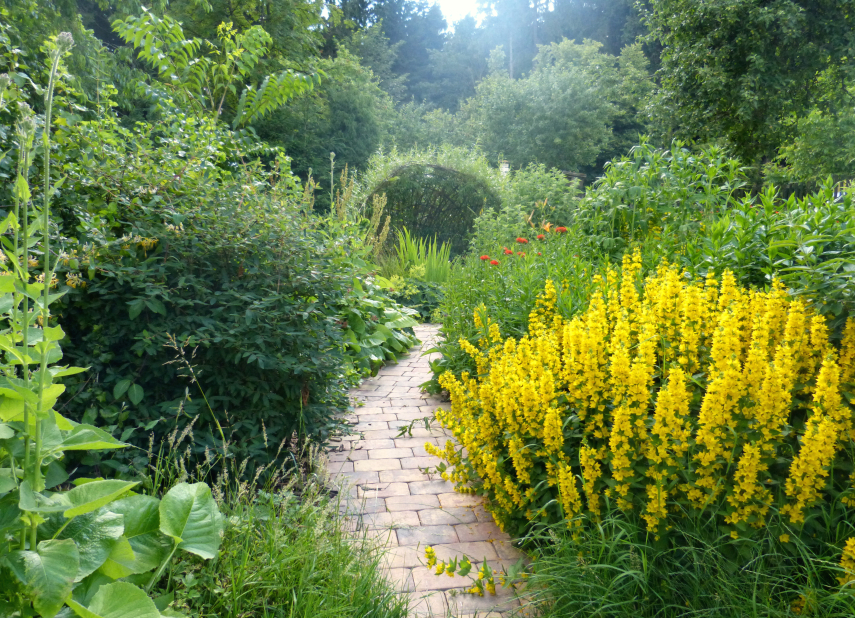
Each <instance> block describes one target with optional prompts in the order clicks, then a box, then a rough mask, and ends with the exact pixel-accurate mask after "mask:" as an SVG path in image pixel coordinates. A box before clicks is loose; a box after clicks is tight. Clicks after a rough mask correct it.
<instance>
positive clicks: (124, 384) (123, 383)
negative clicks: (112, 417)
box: [113, 380, 133, 399]
mask: <svg viewBox="0 0 855 618" xmlns="http://www.w3.org/2000/svg"><path fill="white" fill-rule="evenodd" d="M131 384H133V382H131V381H130V380H119V382H118V383H117V384H116V386H114V387H113V398H114V399H118V398H119V397H121V396H122V395H124V394H125V393H126V392H127V390H128V389H129V388H130V386H131Z"/></svg>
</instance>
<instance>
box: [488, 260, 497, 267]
mask: <svg viewBox="0 0 855 618" xmlns="http://www.w3.org/2000/svg"><path fill="white" fill-rule="evenodd" d="M490 264H492V265H493V266H498V265H499V260H490Z"/></svg>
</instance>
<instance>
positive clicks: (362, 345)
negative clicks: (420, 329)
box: [341, 280, 418, 375]
mask: <svg viewBox="0 0 855 618" xmlns="http://www.w3.org/2000/svg"><path fill="white" fill-rule="evenodd" d="M353 285H354V290H353V298H352V299H351V300H349V302H348V304H347V307H346V308H345V309H344V310H343V312H342V314H341V320H343V322H344V323H343V326H342V327H343V328H344V329H345V332H344V340H345V349H346V350H347V353H348V360H349V362H350V363H351V367H353V369H354V370H355V372H356V373H357V374H358V375H369V374H373V373H376V372H377V369H379V368H380V367H382V366H383V364H384V363H385V362H386V361H390V360H391V361H395V360H397V357H398V355H399V354H404V353H405V352H406V351H407V350H408V349H409V348H411V347H412V346H413V345H415V344H416V343H417V342H418V340H417V339H416V338H415V335H413V334H412V327H413V326H415V325H416V324H418V321H417V320H416V319H415V316H416V312H415V311H414V310H412V309H409V308H407V307H400V306H395V305H394V304H392V303H390V302H389V297H388V296H387V295H386V293H385V292H384V291H382V290H381V288H379V287H377V286H376V285H374V284H373V283H372V282H370V281H365V282H364V283H360V282H359V281H356V280H354V282H353ZM405 329H406V330H405ZM406 331H409V332H406Z"/></svg>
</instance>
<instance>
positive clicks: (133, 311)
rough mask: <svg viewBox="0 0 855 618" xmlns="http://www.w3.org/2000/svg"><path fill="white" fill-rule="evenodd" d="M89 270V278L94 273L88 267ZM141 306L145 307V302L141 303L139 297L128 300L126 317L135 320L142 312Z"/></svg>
mask: <svg viewBox="0 0 855 618" xmlns="http://www.w3.org/2000/svg"><path fill="white" fill-rule="evenodd" d="M89 272H90V275H89V278H90V279H91V278H92V276H93V274H94V271H93V270H92V269H90V271H89ZM143 307H145V304H144V303H143V301H142V299H141V298H138V299H136V300H133V301H131V302H129V303H128V317H129V318H130V319H132V320H136V319H137V317H139V314H140V313H142V310H143Z"/></svg>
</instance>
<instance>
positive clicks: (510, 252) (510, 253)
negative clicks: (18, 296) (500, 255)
mask: <svg viewBox="0 0 855 618" xmlns="http://www.w3.org/2000/svg"><path fill="white" fill-rule="evenodd" d="M513 254H514V252H513V251H511V250H510V249H508V248H507V247H505V255H513Z"/></svg>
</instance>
